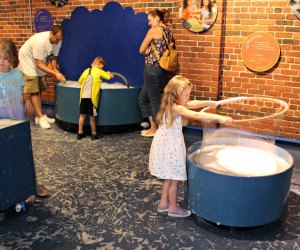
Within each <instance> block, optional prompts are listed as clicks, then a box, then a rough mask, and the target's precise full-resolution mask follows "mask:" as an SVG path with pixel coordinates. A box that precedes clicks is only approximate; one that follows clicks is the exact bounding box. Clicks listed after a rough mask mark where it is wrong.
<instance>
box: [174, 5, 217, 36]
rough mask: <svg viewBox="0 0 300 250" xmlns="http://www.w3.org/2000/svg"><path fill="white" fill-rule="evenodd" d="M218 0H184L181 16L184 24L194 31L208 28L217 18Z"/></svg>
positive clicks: (180, 10)
mask: <svg viewBox="0 0 300 250" xmlns="http://www.w3.org/2000/svg"><path fill="white" fill-rule="evenodd" d="M217 13H218V8H217V3H216V0H182V6H181V7H180V8H179V18H180V21H181V23H182V24H183V26H184V27H185V28H186V29H188V30H190V31H192V32H202V31H206V30H208V29H209V28H210V27H211V26H212V25H213V24H214V22H215V20H216V18H217Z"/></svg>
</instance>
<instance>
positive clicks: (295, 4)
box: [290, 0, 300, 19]
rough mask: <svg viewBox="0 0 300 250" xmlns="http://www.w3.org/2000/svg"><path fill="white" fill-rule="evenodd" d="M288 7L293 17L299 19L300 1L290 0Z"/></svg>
mask: <svg viewBox="0 0 300 250" xmlns="http://www.w3.org/2000/svg"><path fill="white" fill-rule="evenodd" d="M290 6H291V7H292V12H293V13H294V15H295V16H296V17H298V18H299V19H300V0H290Z"/></svg>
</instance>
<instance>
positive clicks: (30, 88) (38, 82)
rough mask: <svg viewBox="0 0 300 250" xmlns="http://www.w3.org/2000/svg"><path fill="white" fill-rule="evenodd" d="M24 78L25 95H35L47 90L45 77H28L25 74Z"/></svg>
mask: <svg viewBox="0 0 300 250" xmlns="http://www.w3.org/2000/svg"><path fill="white" fill-rule="evenodd" d="M23 78H24V93H28V94H35V93H40V92H42V91H44V90H45V89H46V84H45V82H44V77H43V76H28V75H25V74H23Z"/></svg>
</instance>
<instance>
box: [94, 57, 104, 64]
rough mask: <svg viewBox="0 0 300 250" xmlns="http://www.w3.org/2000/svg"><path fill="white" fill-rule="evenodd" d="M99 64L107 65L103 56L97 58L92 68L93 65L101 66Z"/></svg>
mask: <svg viewBox="0 0 300 250" xmlns="http://www.w3.org/2000/svg"><path fill="white" fill-rule="evenodd" d="M99 64H102V65H103V66H104V65H105V61H104V58H103V57H102V56H97V57H96V58H95V59H94V61H93V63H92V66H93V65H99Z"/></svg>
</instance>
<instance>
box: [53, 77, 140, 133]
mask: <svg viewBox="0 0 300 250" xmlns="http://www.w3.org/2000/svg"><path fill="white" fill-rule="evenodd" d="M140 90H141V88H135V87H129V88H127V87H126V86H125V85H123V84H121V83H112V84H111V83H105V82H103V83H102V86H101V93H100V101H99V108H98V110H97V114H98V115H97V116H96V125H97V129H98V130H100V131H102V132H113V131H122V130H127V129H131V128H134V127H136V126H137V125H138V124H139V123H140V122H141V119H142V118H141V113H140V108H139V104H138V96H139V93H140ZM55 92H56V107H55V109H56V110H55V111H56V120H57V121H58V123H59V125H60V126H61V127H62V128H65V129H77V125H78V119H79V93H80V85H79V83H78V82H76V81H67V82H66V83H58V84H56V87H55ZM86 124H89V121H88V119H87V120H86Z"/></svg>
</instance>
